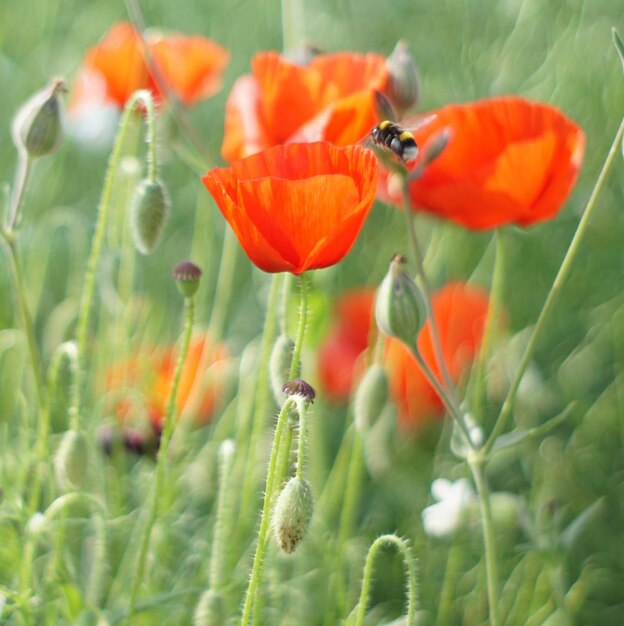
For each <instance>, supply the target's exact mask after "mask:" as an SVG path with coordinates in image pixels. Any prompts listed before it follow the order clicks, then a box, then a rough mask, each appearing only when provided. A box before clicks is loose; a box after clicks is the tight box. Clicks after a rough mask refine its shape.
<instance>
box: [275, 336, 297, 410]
mask: <svg viewBox="0 0 624 626" xmlns="http://www.w3.org/2000/svg"><path fill="white" fill-rule="evenodd" d="M294 349H295V342H294V341H293V340H292V339H291V338H290V337H288V335H284V334H282V335H280V336H279V337H278V338H277V341H276V342H275V345H274V346H273V350H272V352H271V358H270V359H269V379H270V380H271V389H272V390H273V397H274V398H275V402H277V404H278V406H281V405H282V403H283V402H284V394H283V393H282V387H283V386H284V384H285V383H286V382H287V381H288V375H289V374H290V363H291V361H292V356H293V351H294Z"/></svg>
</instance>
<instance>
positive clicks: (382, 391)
mask: <svg viewBox="0 0 624 626" xmlns="http://www.w3.org/2000/svg"><path fill="white" fill-rule="evenodd" d="M387 400H388V375H387V374H386V370H385V369H384V368H383V367H382V366H381V365H379V364H378V363H375V364H373V365H371V366H370V367H369V368H368V369H367V370H366V374H364V376H363V378H362V380H361V381H360V384H359V385H358V387H357V390H356V392H355V400H354V403H353V413H354V415H355V427H356V428H357V429H358V430H359V431H360V432H361V433H363V432H366V431H367V430H368V429H369V428H370V427H371V426H372V425H373V424H374V423H375V422H376V421H377V419H378V418H379V416H380V415H381V412H382V411H383V409H384V406H386V402H387Z"/></svg>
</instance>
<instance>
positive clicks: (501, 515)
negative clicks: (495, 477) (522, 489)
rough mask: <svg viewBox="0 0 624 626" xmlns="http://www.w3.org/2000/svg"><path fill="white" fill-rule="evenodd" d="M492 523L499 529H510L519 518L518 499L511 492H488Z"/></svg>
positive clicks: (516, 523)
mask: <svg viewBox="0 0 624 626" xmlns="http://www.w3.org/2000/svg"><path fill="white" fill-rule="evenodd" d="M490 506H491V509H492V519H493V521H494V525H495V526H496V527H497V528H499V529H501V530H511V529H513V528H516V527H517V526H518V523H519V520H520V501H519V499H518V497H517V496H515V495H514V494H513V493H507V492H505V491H499V492H496V493H492V494H490Z"/></svg>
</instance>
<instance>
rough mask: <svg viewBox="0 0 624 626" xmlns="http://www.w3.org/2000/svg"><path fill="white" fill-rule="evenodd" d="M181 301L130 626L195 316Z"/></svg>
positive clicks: (132, 590) (191, 303) (188, 301)
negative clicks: (180, 325) (178, 332)
mask: <svg viewBox="0 0 624 626" xmlns="http://www.w3.org/2000/svg"><path fill="white" fill-rule="evenodd" d="M184 305H185V309H186V315H185V322H184V331H183V338H182V345H181V347H180V354H179V356H178V361H177V363H176V368H175V372H174V376H173V386H172V388H171V393H170V395H169V401H168V404H167V415H166V417H165V423H164V426H163V430H162V435H161V438H160V447H159V449H158V457H157V459H156V477H155V480H154V486H153V490H152V494H151V500H150V504H149V509H148V511H147V521H146V524H145V529H144V531H143V537H142V538H141V543H140V548H139V556H138V560H137V566H136V570H135V572H134V576H133V578H132V582H131V585H130V602H129V608H128V615H127V617H126V622H125V623H126V624H127V625H128V626H129V625H130V623H131V618H132V615H133V613H134V609H135V607H136V601H137V597H138V592H139V586H140V584H141V582H142V580H143V576H144V574H145V566H146V564H147V554H148V552H149V545H150V539H151V536H152V529H153V527H154V523H155V522H156V518H157V516H158V512H159V509H160V505H161V502H160V500H161V496H162V492H163V486H164V482H165V470H166V464H167V452H168V451H169V444H170V442H171V436H172V434H173V429H174V425H175V412H176V399H177V397H178V387H179V384H180V379H181V377H182V372H183V370H184V363H185V361H186V355H187V353H188V349H189V345H190V343H191V335H192V333H193V318H194V310H195V309H194V301H193V298H185V300H184Z"/></svg>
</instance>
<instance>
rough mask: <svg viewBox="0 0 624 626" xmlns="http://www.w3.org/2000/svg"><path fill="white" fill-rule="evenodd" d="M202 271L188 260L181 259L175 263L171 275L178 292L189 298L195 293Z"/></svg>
mask: <svg viewBox="0 0 624 626" xmlns="http://www.w3.org/2000/svg"><path fill="white" fill-rule="evenodd" d="M201 275H202V271H201V269H199V267H197V265H195V263H191V262H190V261H183V262H182V263H180V264H179V265H177V266H176V267H175V268H174V270H173V272H171V276H173V280H175V281H176V284H177V286H178V289H179V291H180V293H181V294H182V295H183V296H184V297H185V298H190V297H192V296H194V295H195V293H196V292H197V288H198V287H199V279H200V278H201Z"/></svg>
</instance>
